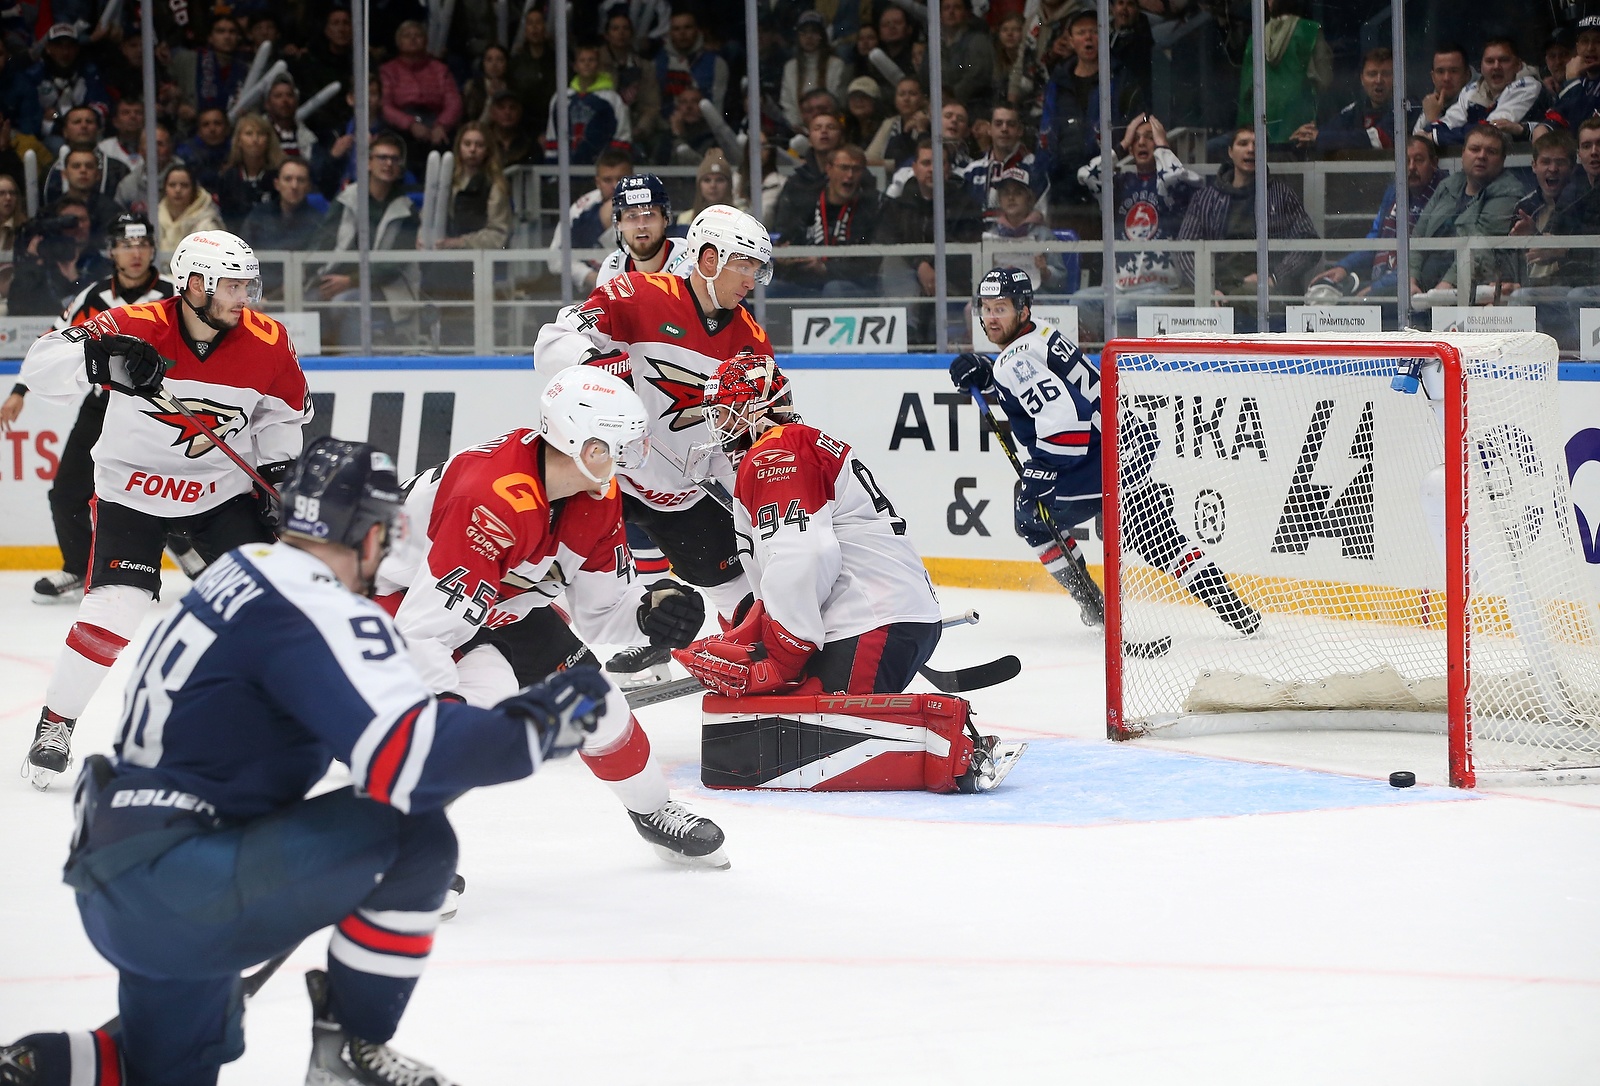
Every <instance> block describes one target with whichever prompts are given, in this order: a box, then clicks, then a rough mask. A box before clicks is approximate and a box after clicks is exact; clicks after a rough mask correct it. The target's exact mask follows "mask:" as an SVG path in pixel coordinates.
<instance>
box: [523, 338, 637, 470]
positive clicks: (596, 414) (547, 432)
mask: <svg viewBox="0 0 1600 1086" xmlns="http://www.w3.org/2000/svg"><path fill="white" fill-rule="evenodd" d="M645 429H646V423H645V410H644V402H643V401H642V400H640V399H639V394H638V393H637V392H635V391H634V390H633V388H632V386H630V385H629V384H628V382H626V381H624V380H623V379H622V378H620V377H618V376H616V375H614V374H610V373H607V372H606V371H605V370H603V369H600V368H598V367H596V366H572V367H570V368H568V369H564V370H562V371H561V372H560V373H558V374H556V375H555V377H553V378H551V380H550V383H549V384H548V385H546V386H545V387H544V392H543V393H541V394H540V396H539V436H540V437H542V438H544V440H545V442H546V443H547V444H549V445H550V446H551V447H552V448H553V449H555V450H556V451H557V452H563V453H566V454H567V455H568V456H570V457H572V459H573V461H574V462H575V463H576V464H577V465H578V470H579V471H581V472H583V474H584V476H585V477H586V478H588V479H589V480H590V481H592V482H596V483H601V484H604V483H609V482H610V481H611V476H610V475H607V476H606V477H605V478H600V477H599V476H596V475H595V474H593V473H592V472H591V471H590V470H589V469H588V467H587V466H586V465H585V464H584V462H583V447H584V445H585V444H587V443H588V442H590V441H599V442H601V443H603V444H604V445H605V447H606V449H607V451H608V452H610V454H611V458H612V471H613V473H614V472H615V471H616V469H618V468H621V469H622V470H624V471H632V470H635V469H638V468H640V467H643V466H644V462H645V459H646V458H647V457H648V456H649V455H650V439H649V437H648V436H647V435H646V433H645Z"/></svg>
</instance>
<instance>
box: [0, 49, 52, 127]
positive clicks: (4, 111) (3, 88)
mask: <svg viewBox="0 0 1600 1086" xmlns="http://www.w3.org/2000/svg"><path fill="white" fill-rule="evenodd" d="M31 65H32V60H31V58H30V57H29V56H28V53H27V51H26V50H21V49H18V50H13V49H12V48H11V47H10V46H9V45H8V44H7V42H6V40H5V37H4V35H0V118H5V119H6V120H7V121H8V122H9V123H10V124H11V125H13V126H14V127H15V128H16V130H17V132H19V133H22V134H24V135H28V136H33V137H34V138H36V139H37V138H38V137H39V135H40V126H41V125H42V123H43V115H42V113H43V111H42V109H41V107H40V103H39V88H38V87H36V86H34V84H33V82H32V81H31V80H30V78H29V76H30V74H31V73H29V71H28V68H29V67H30V66H31ZM46 153H48V151H47V152H46Z"/></svg>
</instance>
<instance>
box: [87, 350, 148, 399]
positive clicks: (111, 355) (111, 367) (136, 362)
mask: <svg viewBox="0 0 1600 1086" xmlns="http://www.w3.org/2000/svg"><path fill="white" fill-rule="evenodd" d="M83 362H84V370H85V372H86V373H87V374H88V377H89V383H90V384H91V385H101V386H105V387H109V388H112V389H115V390H116V391H118V392H123V393H126V394H128V395H129V396H154V395H155V394H156V393H158V392H160V391H161V378H162V375H164V374H165V373H166V372H167V360H166V359H164V358H162V357H161V352H160V351H158V350H156V349H155V348H154V347H152V346H151V345H150V344H148V343H146V342H145V341H144V340H142V339H134V338H133V337H132V336H101V337H100V338H98V339H86V340H84V341H83Z"/></svg>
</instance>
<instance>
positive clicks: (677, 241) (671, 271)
mask: <svg viewBox="0 0 1600 1086" xmlns="http://www.w3.org/2000/svg"><path fill="white" fill-rule="evenodd" d="M663 244H665V245H666V247H667V262H666V263H665V264H663V265H661V271H662V274H664V275H678V276H682V277H683V278H685V279H687V278H689V269H690V268H691V267H692V266H693V264H692V263H691V262H690V260H689V243H688V242H687V241H685V240H684V239H682V238H667V239H666V241H665V242H664V243H663ZM637 270H638V269H637V268H636V267H635V266H634V260H633V254H632V253H630V252H628V250H627V249H625V248H623V247H622V246H620V245H619V246H617V248H615V249H613V250H612V252H611V255H610V256H608V257H606V258H605V259H604V260H602V261H601V262H600V270H599V271H598V272H597V273H596V274H595V277H594V285H595V286H597V287H598V286H600V285H601V284H602V283H605V282H608V281H609V280H612V279H615V278H616V277H617V276H619V275H621V274H622V273H624V272H631V271H637Z"/></svg>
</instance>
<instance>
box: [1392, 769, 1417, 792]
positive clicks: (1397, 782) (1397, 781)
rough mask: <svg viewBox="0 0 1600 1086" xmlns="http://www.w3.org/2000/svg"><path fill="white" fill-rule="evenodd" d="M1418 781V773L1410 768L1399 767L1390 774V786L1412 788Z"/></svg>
mask: <svg viewBox="0 0 1600 1086" xmlns="http://www.w3.org/2000/svg"><path fill="white" fill-rule="evenodd" d="M1416 783H1417V775H1416V774H1415V773H1413V772H1411V771H1410V770H1408V769H1397V770H1395V771H1394V772H1393V773H1391V774H1389V787H1391V788H1410V787H1411V786H1412V785H1413V784H1416Z"/></svg>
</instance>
